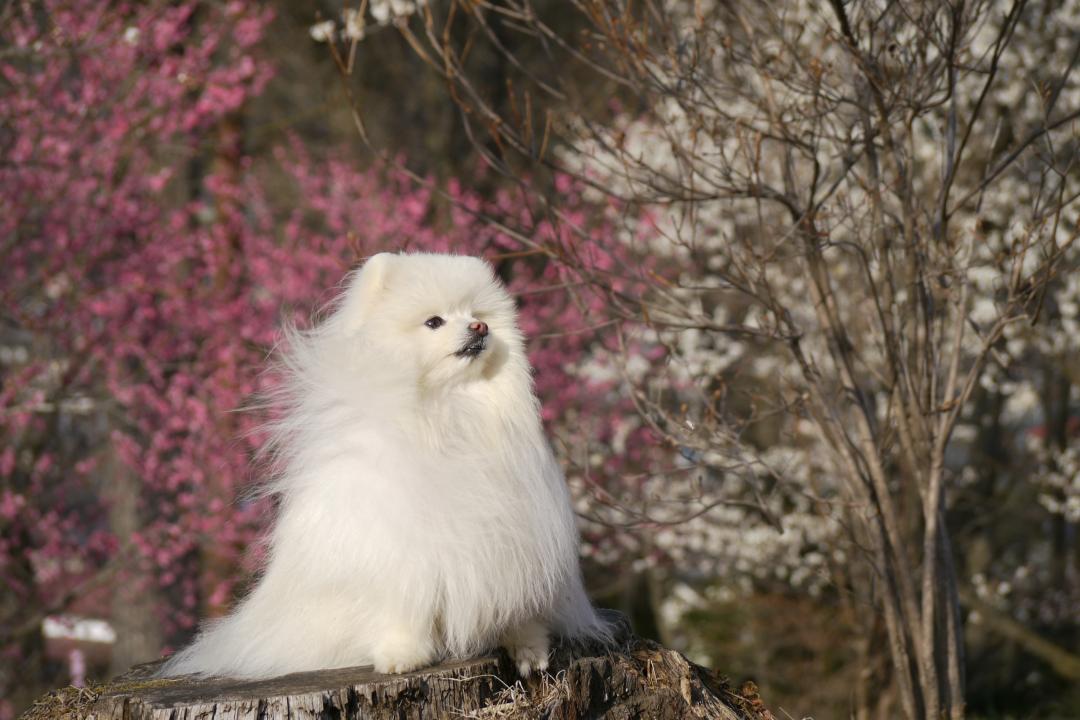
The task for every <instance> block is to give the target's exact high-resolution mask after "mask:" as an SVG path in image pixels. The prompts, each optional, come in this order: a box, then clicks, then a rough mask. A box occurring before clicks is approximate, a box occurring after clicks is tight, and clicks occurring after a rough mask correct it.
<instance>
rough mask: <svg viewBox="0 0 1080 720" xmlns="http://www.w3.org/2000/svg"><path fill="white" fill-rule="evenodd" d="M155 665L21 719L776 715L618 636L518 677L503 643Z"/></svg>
mask: <svg viewBox="0 0 1080 720" xmlns="http://www.w3.org/2000/svg"><path fill="white" fill-rule="evenodd" d="M158 664H159V663H149V664H146V665H139V666H136V667H135V668H133V669H132V670H131V671H129V672H128V673H125V674H124V675H122V676H120V677H119V678H117V679H116V680H114V681H113V682H111V683H109V684H106V685H100V686H96V687H93V688H88V689H87V688H83V689H79V688H65V689H63V690H57V691H54V692H52V693H50V694H49V695H47V696H45V697H43V698H42V699H41V700H39V701H38V702H37V703H36V704H35V705H34V706H33V707H32V708H31V709H30V710H28V711H27V712H26V713H25V714H24V715H23V718H22V720H248V719H250V720H286V719H288V720H294V719H295V720H309V719H310V720H368V719H372V720H375V719H377V720H383V719H386V720H390V719H391V718H392V719H393V720H406V719H408V720H433V719H434V718H491V719H492V720H532V718H553V719H559V720H575V719H577V718H611V719H612V720H616V719H618V720H622V719H623V718H626V719H629V718H656V719H657V720H668V719H674V718H718V719H720V720H775V719H774V717H773V715H772V714H770V713H769V711H768V710H767V709H765V706H764V704H763V703H762V702H761V700H760V698H758V697H757V691H756V689H755V688H754V687H753V685H752V684H751V683H747V684H746V685H744V686H743V687H742V688H741V689H740V690H735V689H733V688H732V687H731V686H730V685H729V683H728V682H727V680H726V679H724V678H723V677H721V676H719V675H717V674H715V673H713V672H712V671H710V670H708V669H706V668H703V667H700V666H698V665H695V664H693V663H691V662H689V661H688V660H686V658H684V657H683V656H682V655H680V654H679V653H677V652H675V651H673V650H668V649H665V648H663V647H661V646H660V645H657V644H656V643H654V642H651V641H648V640H642V639H640V638H636V637H633V636H631V635H628V634H627V635H625V636H624V638H623V642H622V643H621V644H620V645H619V647H617V648H615V649H611V650H606V651H605V650H598V649H596V648H594V649H592V651H587V650H586V651H582V650H580V649H579V650H578V651H577V652H572V651H571V650H570V649H569V648H559V649H557V650H556V651H555V653H554V654H553V656H552V665H551V668H550V669H549V670H548V671H547V672H545V673H542V674H540V675H538V676H534V677H531V678H527V679H522V678H520V677H518V675H517V672H516V670H515V669H514V665H513V663H511V662H510V660H509V658H508V657H507V656H506V654H505V653H503V652H500V653H498V654H494V655H490V656H487V657H481V658H476V659H474V660H465V661H458V662H447V663H442V664H440V665H436V666H434V667H430V668H426V669H423V670H419V671H416V672H411V673H405V674H402V675H383V674H380V673H376V672H375V671H374V670H372V669H371V668H370V667H357V668H346V669H341V670H320V671H317V672H306V673H296V674H293V675H286V676H283V677H279V678H273V679H270V680H258V681H240V680H230V679H226V678H211V679H205V680H198V679H193V678H176V679H169V680H160V679H154V678H152V674H153V672H154V670H155V669H156V667H157V665H158Z"/></svg>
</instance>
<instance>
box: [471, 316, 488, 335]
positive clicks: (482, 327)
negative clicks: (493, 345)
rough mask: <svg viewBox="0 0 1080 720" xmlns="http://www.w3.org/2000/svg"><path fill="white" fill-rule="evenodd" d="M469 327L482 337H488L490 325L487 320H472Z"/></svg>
mask: <svg viewBox="0 0 1080 720" xmlns="http://www.w3.org/2000/svg"><path fill="white" fill-rule="evenodd" d="M469 329H470V330H472V331H473V332H474V333H476V334H477V335H479V336H480V337H487V334H488V326H487V323H486V322H480V321H479V320H477V321H476V322H471V323H469Z"/></svg>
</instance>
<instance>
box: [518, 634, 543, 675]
mask: <svg viewBox="0 0 1080 720" xmlns="http://www.w3.org/2000/svg"><path fill="white" fill-rule="evenodd" d="M510 657H511V658H512V659H513V660H514V664H515V665H517V669H518V672H519V673H520V674H521V676H522V677H528V676H529V675H532V674H533V673H534V672H543V671H544V670H547V668H548V646H547V643H546V642H545V643H544V645H543V646H542V647H533V646H530V645H526V646H522V647H515V648H511V649H510Z"/></svg>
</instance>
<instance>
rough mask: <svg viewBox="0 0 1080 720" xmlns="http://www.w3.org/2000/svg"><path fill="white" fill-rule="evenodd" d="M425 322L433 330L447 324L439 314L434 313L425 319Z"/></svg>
mask: <svg viewBox="0 0 1080 720" xmlns="http://www.w3.org/2000/svg"><path fill="white" fill-rule="evenodd" d="M424 324H425V325H427V326H428V327H429V328H431V329H432V330H438V329H439V328H441V327H442V326H443V325H445V324H446V321H445V320H443V319H442V318H441V317H439V316H438V315H433V316H431V317H429V318H428V319H427V320H425V321H424Z"/></svg>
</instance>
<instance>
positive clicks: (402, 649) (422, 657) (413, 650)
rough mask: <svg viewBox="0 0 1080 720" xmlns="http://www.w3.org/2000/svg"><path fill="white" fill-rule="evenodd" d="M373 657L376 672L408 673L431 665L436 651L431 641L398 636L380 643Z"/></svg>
mask: <svg viewBox="0 0 1080 720" xmlns="http://www.w3.org/2000/svg"><path fill="white" fill-rule="evenodd" d="M372 659H373V661H374V665H375V672H380V673H407V672H412V671H413V670H416V669H418V668H422V667H424V666H425V665H430V664H431V663H432V662H433V661H434V660H435V652H434V650H433V649H432V648H431V644H430V643H426V642H420V641H418V640H415V639H405V638H402V637H398V638H393V639H388V640H387V641H386V642H383V643H380V644H379V647H377V648H376V649H375V657H374V658H372Z"/></svg>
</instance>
